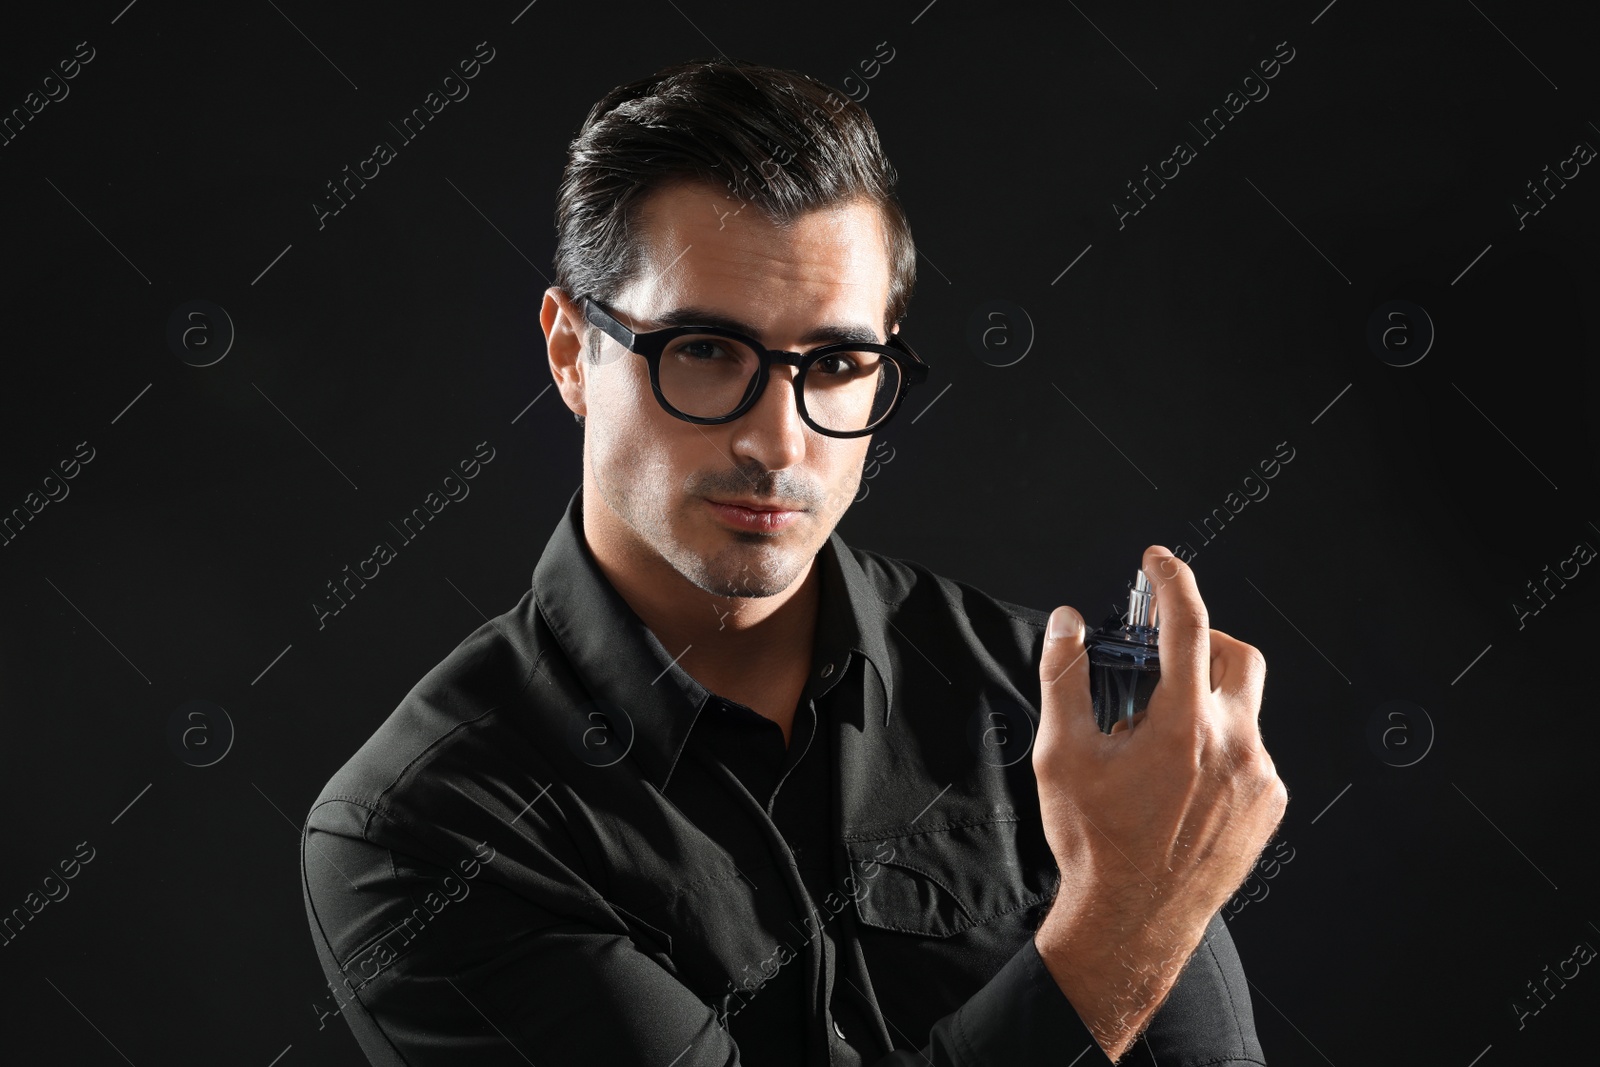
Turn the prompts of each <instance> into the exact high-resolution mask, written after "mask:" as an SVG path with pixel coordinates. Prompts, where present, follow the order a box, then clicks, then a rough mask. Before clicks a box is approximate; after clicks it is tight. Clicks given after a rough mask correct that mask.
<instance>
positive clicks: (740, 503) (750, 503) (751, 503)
mask: <svg viewBox="0 0 1600 1067" xmlns="http://www.w3.org/2000/svg"><path fill="white" fill-rule="evenodd" d="M706 499H707V500H710V501H711V502H712V503H713V504H726V505H728V506H730V507H736V508H748V509H749V510H751V511H804V510H805V509H804V508H802V507H801V506H800V505H798V504H784V503H763V502H761V501H759V500H714V499H712V498H711V497H707V498H706Z"/></svg>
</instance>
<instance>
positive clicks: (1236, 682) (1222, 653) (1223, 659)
mask: <svg viewBox="0 0 1600 1067" xmlns="http://www.w3.org/2000/svg"><path fill="white" fill-rule="evenodd" d="M1266 680H1267V660H1266V657H1265V656H1263V655H1262V654H1261V650H1260V649H1258V648H1256V647H1255V646H1254V645H1250V644H1246V643H1245V642H1243V641H1240V640H1239V639H1238V638H1236V637H1233V636H1232V635H1230V634H1225V633H1223V632H1222V631H1221V630H1212V631H1211V689H1212V692H1214V693H1218V694H1220V695H1222V696H1223V697H1225V698H1227V701H1228V707H1229V708H1230V709H1231V710H1232V711H1233V712H1234V713H1235V714H1236V715H1238V716H1241V717H1248V718H1250V719H1252V720H1258V719H1259V717H1260V713H1261V693H1262V690H1263V689H1264V688H1265V686H1266Z"/></svg>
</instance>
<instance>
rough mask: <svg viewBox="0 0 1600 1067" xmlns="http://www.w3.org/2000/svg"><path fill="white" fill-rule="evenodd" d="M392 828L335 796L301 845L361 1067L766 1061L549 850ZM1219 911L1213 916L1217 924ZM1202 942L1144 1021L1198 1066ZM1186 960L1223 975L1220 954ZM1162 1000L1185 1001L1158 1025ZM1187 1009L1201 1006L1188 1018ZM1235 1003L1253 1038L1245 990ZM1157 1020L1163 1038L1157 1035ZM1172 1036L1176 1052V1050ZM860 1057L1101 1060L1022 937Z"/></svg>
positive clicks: (976, 1061) (332, 987)
mask: <svg viewBox="0 0 1600 1067" xmlns="http://www.w3.org/2000/svg"><path fill="white" fill-rule="evenodd" d="M404 837H405V835H404V832H403V827H397V826H393V825H390V824H389V823H388V820H387V819H386V817H385V816H384V815H383V814H382V812H381V810H380V809H379V808H377V807H376V806H374V805H369V804H366V803H362V802H356V801H351V800H344V799H330V800H323V801H321V802H319V803H318V804H317V805H316V806H315V807H314V808H313V809H312V812H311V815H310V817H309V818H308V820H307V823H306V827H305V830H304V833H303V835H302V841H301V872H302V890H303V893H304V898H305V906H306V914H307V918H308V920H309V922H310V926H311V933H312V939H313V941H314V943H315V947H316V951H317V956H318V959H319V961H320V962H321V965H322V969H323V972H324V974H325V976H326V977H327V980H328V993H327V994H326V995H325V996H324V998H323V1000H322V1002H321V1004H320V1006H319V1007H318V1009H317V1010H318V1015H319V1019H320V1022H321V1025H322V1026H324V1027H325V1026H327V1025H328V1023H329V1021H330V1019H331V1018H332V1017H333V1016H337V1015H342V1016H343V1018H344V1020H345V1022H346V1023H347V1024H348V1025H349V1027H350V1030H351V1032H352V1034H353V1035H354V1036H355V1039H356V1041H357V1043H358V1044H359V1045H360V1047H361V1049H362V1051H363V1052H364V1053H365V1055H366V1057H367V1059H368V1061H369V1062H370V1063H371V1064H373V1065H374V1067H399V1065H410V1067H432V1065H435V1064H438V1065H443V1064H449V1065H452V1067H502V1065H504V1067H526V1065H527V1064H529V1063H537V1064H539V1065H540V1067H548V1065H552V1064H553V1065H562V1064H579V1063H603V1064H607V1065H608V1067H663V1065H666V1064H671V1065H672V1067H732V1065H736V1064H739V1063H741V1062H742V1063H746V1064H749V1065H750V1067H762V1065H761V1064H760V1063H759V1062H755V1063H752V1062H751V1061H750V1060H748V1059H741V1055H740V1051H739V1048H738V1046H737V1044H736V1043H735V1042H734V1040H733V1038H732V1036H731V1035H730V1034H729V1032H728V1031H727V1030H726V1029H724V1028H723V1027H722V1025H720V1023H719V1019H718V1015H717V1012H716V1010H715V1009H714V1008H713V1007H711V1006H710V1005H708V1004H707V1003H705V1002H704V1001H702V1000H701V999H700V998H699V997H698V996H697V995H696V994H695V993H694V992H693V991H692V990H691V989H690V988H689V987H688V986H686V985H685V984H683V982H682V981H680V980H679V978H678V977H677V976H676V975H675V973H674V972H673V970H672V965H671V958H670V937H668V935H666V934H664V933H662V932H661V931H656V930H654V929H653V928H651V927H649V926H648V925H646V924H644V923H642V921H640V920H638V919H637V918H636V917H633V916H631V915H628V914H627V913H625V912H623V911H621V909H618V908H616V907H614V906H613V905H610V904H608V903H607V902H606V901H605V900H604V899H603V898H602V897H601V896H599V895H598V894H596V893H594V892H593V890H592V888H591V887H589V886H588V885H587V884H586V883H585V882H583V880H582V879H581V877H579V876H577V875H576V874H575V873H573V872H571V871H570V870H569V869H567V868H566V867H564V866H563V865H562V864H561V863H560V862H559V861H556V860H551V861H550V862H549V863H548V865H547V869H546V870H543V871H540V872H536V873H537V874H538V877H530V874H532V873H535V872H530V871H528V870H526V869H524V870H521V871H519V872H518V876H517V877H516V878H515V879H514V880H512V881H511V882H510V883H508V882H507V881H506V880H505V879H504V878H503V877H497V875H503V873H504V871H503V870H501V871H497V870H496V868H495V864H496V863H497V862H499V863H502V864H507V863H510V862H512V861H511V860H510V859H509V857H500V858H497V857H496V856H495V855H494V852H493V849H492V848H489V847H487V845H486V843H483V844H479V845H478V846H477V848H476V851H475V850H474V845H473V843H469V842H462V849H461V859H460V860H459V861H457V863H456V865H455V866H450V865H448V864H446V863H444V862H441V861H439V860H438V859H432V860H428V859H422V858H419V857H417V856H415V855H413V854H410V853H408V852H407V851H404V850H401V849H397V848H395V847H393V845H394V844H395V843H396V842H398V841H400V840H402V839H403V838H404ZM414 851H421V850H414ZM508 884H514V885H515V886H516V889H515V890H513V889H511V888H508ZM1220 923H1221V920H1220V919H1217V920H1214V923H1213V925H1214V926H1215V927H1216V928H1217V929H1218V930H1220V933H1221V935H1222V937H1224V938H1225V937H1226V930H1225V929H1222V928H1221V926H1220ZM662 939H665V944H664V943H663V940H662ZM1211 943H1212V939H1211V933H1210V932H1209V931H1208V944H1211ZM1208 944H1203V945H1202V947H1201V949H1200V951H1199V952H1197V953H1196V954H1195V957H1194V960H1191V967H1189V968H1186V970H1185V972H1184V975H1183V976H1182V977H1180V979H1179V983H1178V986H1176V987H1174V992H1173V996H1171V997H1169V998H1168V1004H1166V1005H1164V1006H1163V1008H1162V1010H1161V1011H1160V1012H1158V1013H1157V1016H1156V1020H1155V1022H1154V1023H1153V1025H1152V1027H1151V1030H1150V1033H1149V1035H1147V1036H1149V1037H1150V1038H1151V1044H1152V1049H1153V1051H1155V1052H1156V1054H1157V1056H1158V1062H1161V1063H1169V1062H1170V1063H1179V1062H1183V1063H1190V1062H1195V1063H1198V1062H1202V1060H1200V1059H1193V1058H1191V1057H1192V1055H1193V1052H1194V1051H1195V1047H1196V1046H1195V1045H1194V1044H1193V1042H1192V1040H1190V1039H1191V1038H1192V1036H1193V1034H1194V1033H1196V1032H1199V1031H1205V1032H1211V1031H1212V1030H1215V1029H1216V1027H1217V1026H1218V1025H1220V1022H1219V1020H1218V1019H1217V1018H1215V1017H1211V1018H1206V1017H1204V1015H1205V1013H1207V1012H1211V1013H1212V1015H1213V1016H1214V1015H1215V1011H1214V1009H1215V999H1214V993H1215V990H1214V989H1210V988H1200V987H1199V986H1195V987H1194V988H1193V989H1192V990H1191V993H1192V995H1188V996H1186V997H1179V996H1178V993H1179V991H1180V989H1181V988H1182V987H1183V986H1184V983H1185V981H1186V980H1187V979H1188V978H1189V973H1190V971H1191V970H1196V968H1194V967H1193V963H1194V961H1195V960H1200V961H1202V962H1204V961H1207V960H1210V961H1216V960H1218V959H1222V958H1228V957H1230V956H1231V959H1232V960H1233V962H1234V964H1235V966H1236V965H1237V955H1236V954H1232V942H1231V941H1228V942H1227V945H1226V951H1225V952H1213V953H1210V954H1207V948H1208ZM664 950H665V951H664ZM1197 973H1203V974H1205V975H1206V976H1207V977H1208V978H1212V977H1214V978H1216V979H1219V980H1220V979H1221V978H1222V977H1223V975H1222V968H1221V967H1220V966H1218V965H1217V964H1216V963H1215V962H1211V963H1207V964H1206V965H1205V966H1204V967H1202V968H1200V969H1199V970H1198V971H1197ZM1239 977H1240V983H1239V984H1240V985H1242V984H1243V982H1242V972H1241V973H1240V975H1239ZM1191 985H1192V986H1194V983H1191ZM1174 1003H1176V1004H1178V1005H1179V1006H1180V1008H1183V1011H1180V1012H1179V1013H1177V1014H1175V1015H1173V1020H1174V1023H1173V1025H1170V1026H1167V1027H1166V1028H1163V1024H1164V1023H1166V1020H1167V1017H1168V1015H1169V1013H1171V1009H1172V1007H1173V1005H1174ZM1223 1003H1224V1004H1226V1001H1225V1000H1224V1001H1223ZM1191 1009H1192V1010H1193V1011H1199V1012H1201V1013H1202V1016H1201V1017H1199V1018H1196V1017H1193V1016H1192V1015H1191V1014H1184V1012H1188V1011H1190V1010H1191ZM1244 1010H1245V1013H1246V1015H1245V1020H1246V1023H1247V1026H1246V1029H1247V1030H1248V1033H1249V1038H1250V1040H1251V1042H1252V1043H1253V1041H1254V1031H1253V1028H1251V1027H1250V1026H1248V1010H1249V1009H1248V999H1246V1001H1245V1008H1244ZM1226 1021H1227V1022H1228V1023H1229V1024H1230V1025H1231V1024H1232V1022H1233V1021H1234V1017H1232V1016H1230V1017H1229V1018H1228V1019H1227V1020H1226ZM1197 1026H1198V1027H1199V1031H1197V1030H1196V1029H1195V1028H1196V1027H1197ZM1169 1029H1170V1030H1172V1031H1173V1033H1172V1034H1171V1035H1170V1039H1169V1037H1165V1036H1163V1035H1165V1034H1166V1033H1167V1030H1169ZM799 1036H800V1035H795V1037H796V1039H798V1038H799ZM1174 1042H1176V1043H1174ZM1209 1047H1210V1046H1207V1048H1208V1049H1209ZM1169 1050H1176V1051H1174V1052H1173V1055H1174V1058H1172V1059H1168V1058H1167V1053H1168V1051H1169ZM1257 1053H1259V1049H1257ZM1074 1057H1077V1059H1074ZM870 1062H871V1063H872V1064H874V1065H876V1067H914V1065H924V1064H925V1065H929V1067H978V1065H988V1064H994V1065H1006V1067H1026V1065H1030V1064H1040V1065H1043V1064H1052V1065H1059V1064H1065V1063H1071V1064H1073V1065H1074V1067H1098V1065H1104V1064H1108V1063H1109V1062H1110V1061H1109V1060H1108V1059H1107V1058H1106V1056H1105V1054H1104V1053H1103V1052H1102V1051H1101V1050H1100V1048H1099V1047H1098V1046H1097V1045H1096V1044H1095V1043H1094V1041H1093V1039H1092V1038H1091V1037H1090V1035H1089V1032H1088V1029H1087V1028H1086V1027H1085V1026H1084V1024H1083V1022H1082V1020H1081V1019H1080V1018H1079V1017H1078V1014H1077V1012H1076V1011H1075V1010H1074V1008H1073V1007H1072V1004H1071V1002H1070V1001H1068V1000H1067V998H1066V997H1065V996H1064V995H1063V994H1062V993H1061V990H1060V987H1058V986H1057V985H1056V984H1055V980H1054V979H1053V978H1051V976H1050V974H1049V972H1048V971H1047V970H1046V969H1045V966H1044V961H1043V960H1042V959H1041V958H1040V957H1039V954H1038V951H1037V949H1036V948H1035V947H1034V944H1033V939H1032V937H1029V938H1028V939H1027V942H1026V944H1024V945H1023V946H1022V948H1021V949H1020V950H1019V951H1018V952H1017V953H1016V955H1015V956H1013V957H1012V958H1011V959H1010V960H1009V961H1008V962H1007V963H1006V964H1005V966H1004V967H1002V968H1001V969H1000V971H999V972H998V973H997V974H996V975H995V976H994V977H993V978H992V979H991V980H990V981H989V982H988V983H987V984H985V985H984V986H983V987H982V988H980V989H979V990H978V992H977V993H975V994H974V995H973V996H972V997H971V998H969V999H968V1000H967V1001H966V1002H965V1003H963V1004H962V1005H961V1006H960V1007H959V1008H957V1009H956V1010H955V1011H954V1012H951V1013H950V1014H948V1015H946V1016H944V1017H942V1018H941V1019H939V1020H938V1021H937V1022H935V1023H934V1024H933V1026H932V1027H931V1028H930V1030H929V1033H928V1035H927V1041H926V1043H925V1044H924V1045H923V1047H922V1048H921V1049H918V1050H911V1049H900V1050H897V1051H895V1052H892V1053H890V1054H888V1055H886V1056H883V1057H881V1058H879V1059H876V1060H872V1061H870ZM1204 1062H1207V1063H1209V1064H1213V1065H1217V1064H1232V1063H1241V1064H1244V1063H1260V1062H1262V1061H1261V1060H1260V1059H1259V1058H1255V1059H1251V1058H1234V1059H1228V1058H1218V1059H1209V1060H1204Z"/></svg>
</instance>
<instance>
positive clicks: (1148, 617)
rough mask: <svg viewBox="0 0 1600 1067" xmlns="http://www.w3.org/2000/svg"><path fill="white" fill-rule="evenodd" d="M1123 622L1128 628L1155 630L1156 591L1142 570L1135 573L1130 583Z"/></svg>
mask: <svg viewBox="0 0 1600 1067" xmlns="http://www.w3.org/2000/svg"><path fill="white" fill-rule="evenodd" d="M1125 621H1126V622H1127V624H1128V625H1129V626H1142V627H1144V628H1145V629H1147V630H1154V629H1156V626H1157V624H1156V591H1155V587H1154V586H1152V585H1151V584H1150V579H1149V578H1146V577H1145V574H1144V571H1143V570H1140V571H1138V572H1136V574H1135V577H1134V579H1133V582H1132V583H1131V588H1130V590H1129V592H1128V614H1127V618H1126V619H1125Z"/></svg>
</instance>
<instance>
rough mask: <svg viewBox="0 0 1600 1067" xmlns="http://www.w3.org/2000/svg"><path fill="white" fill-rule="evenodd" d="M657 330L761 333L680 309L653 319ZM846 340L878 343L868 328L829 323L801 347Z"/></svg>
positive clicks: (709, 313)
mask: <svg viewBox="0 0 1600 1067" xmlns="http://www.w3.org/2000/svg"><path fill="white" fill-rule="evenodd" d="M654 321H655V323H656V326H657V328H658V329H666V328H668V327H672V326H719V327H721V328H722V329H724V330H732V331H734V332H735V333H742V334H745V335H746V336H749V337H754V338H757V339H758V340H759V339H760V338H761V331H759V330H757V329H756V328H755V327H754V326H752V325H750V324H749V323H747V322H740V321H739V320H738V319H735V318H732V317H730V316H728V315H723V314H721V313H720V312H717V311H713V310H711V309H710V308H703V307H679V308H673V309H672V310H671V311H667V312H663V313H662V314H661V315H659V316H657V317H656V319H655V320H654ZM846 341H858V342H859V341H866V342H868V343H871V344H878V343H881V342H879V341H878V331H877V330H874V329H873V328H872V327H870V326H862V325H858V324H849V323H830V324H828V325H825V326H816V327H813V328H812V329H811V330H810V331H808V332H807V333H806V334H805V336H803V337H801V338H800V343H801V344H802V345H823V344H840V343H843V342H846Z"/></svg>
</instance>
